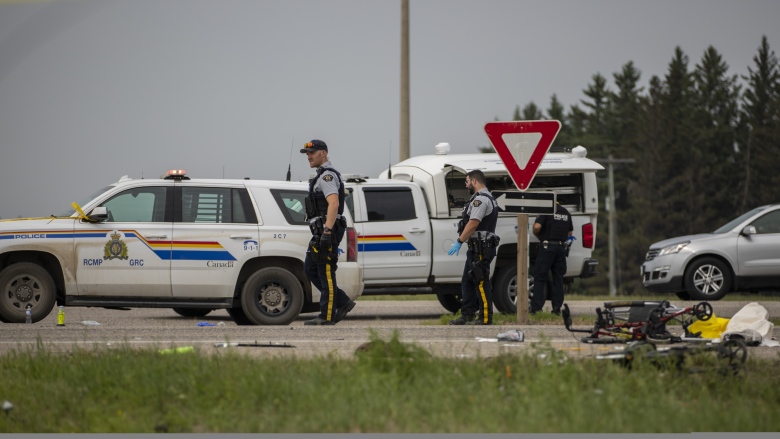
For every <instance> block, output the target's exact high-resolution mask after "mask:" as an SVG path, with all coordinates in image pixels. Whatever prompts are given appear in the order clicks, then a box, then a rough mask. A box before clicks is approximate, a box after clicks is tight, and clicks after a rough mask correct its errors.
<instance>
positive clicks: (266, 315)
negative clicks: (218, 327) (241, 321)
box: [241, 267, 303, 325]
mask: <svg viewBox="0 0 780 439" xmlns="http://www.w3.org/2000/svg"><path fill="white" fill-rule="evenodd" d="M241 308H242V309H243V311H244V314H246V317H247V318H248V319H249V320H250V321H251V322H252V323H254V324H255V325H287V324H289V323H290V322H292V321H293V320H295V318H296V317H298V315H299V314H300V313H301V308H303V287H302V286H301V283H300V281H299V280H298V278H297V277H295V275H294V274H292V273H290V272H289V271H287V270H285V269H284V268H280V267H266V268H263V269H260V270H257V271H256V272H255V273H254V274H253V275H251V276H249V279H247V280H246V282H245V283H244V286H243V288H242V289H241Z"/></svg>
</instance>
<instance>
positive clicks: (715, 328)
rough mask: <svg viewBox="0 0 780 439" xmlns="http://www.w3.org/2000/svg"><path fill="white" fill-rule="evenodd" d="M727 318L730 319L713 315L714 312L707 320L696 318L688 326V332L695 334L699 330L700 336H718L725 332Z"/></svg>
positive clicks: (727, 322)
mask: <svg viewBox="0 0 780 439" xmlns="http://www.w3.org/2000/svg"><path fill="white" fill-rule="evenodd" d="M729 320H731V319H724V318H722V317H715V313H713V314H712V317H710V319H709V320H706V321H705V320H697V321H695V322H693V323H691V326H688V332H690V333H691V334H695V333H697V332H699V331H701V337H702V338H720V336H721V334H723V333H724V332H726V326H728V324H729Z"/></svg>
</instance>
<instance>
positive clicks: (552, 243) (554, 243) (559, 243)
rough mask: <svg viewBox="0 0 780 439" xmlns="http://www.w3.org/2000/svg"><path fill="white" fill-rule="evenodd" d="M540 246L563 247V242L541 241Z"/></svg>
mask: <svg viewBox="0 0 780 439" xmlns="http://www.w3.org/2000/svg"><path fill="white" fill-rule="evenodd" d="M542 244H548V245H563V241H542Z"/></svg>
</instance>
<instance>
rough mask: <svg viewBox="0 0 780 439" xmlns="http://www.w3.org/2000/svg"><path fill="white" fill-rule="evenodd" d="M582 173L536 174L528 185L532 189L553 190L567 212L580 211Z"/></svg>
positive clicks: (582, 204)
mask: <svg viewBox="0 0 780 439" xmlns="http://www.w3.org/2000/svg"><path fill="white" fill-rule="evenodd" d="M582 178H583V177H582V174H581V173H574V174H555V175H538V174H537V175H536V176H535V177H534V179H533V181H532V182H531V186H529V187H528V190H529V191H533V190H553V191H555V193H556V199H557V201H558V203H560V204H561V205H562V206H563V207H565V208H566V209H567V210H568V211H569V212H571V213H575V212H582V211H583V210H584V208H583V206H584V203H583V199H582V195H583V194H582Z"/></svg>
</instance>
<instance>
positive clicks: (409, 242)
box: [355, 185, 431, 285]
mask: <svg viewBox="0 0 780 439" xmlns="http://www.w3.org/2000/svg"><path fill="white" fill-rule="evenodd" d="M355 191H356V194H362V195H359V198H360V199H359V202H358V203H356V206H355V209H360V211H361V212H360V217H361V221H360V222H356V223H355V228H356V229H357V232H358V255H359V258H360V261H361V265H362V266H363V280H364V282H365V283H366V284H368V285H377V284H381V283H382V282H384V281H388V280H395V279H398V278H402V279H405V280H407V281H408V282H409V283H424V282H427V280H428V276H429V275H430V255H431V231H430V223H429V222H428V219H427V218H428V217H427V215H426V214H425V212H426V207H425V200H423V198H422V197H417V199H415V197H414V194H413V193H412V190H411V188H409V187H408V186H371V185H358V186H357V187H356V188H355ZM358 204H359V206H358Z"/></svg>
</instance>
